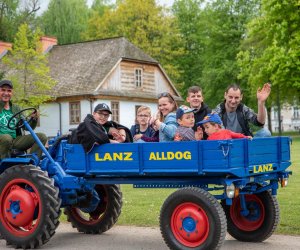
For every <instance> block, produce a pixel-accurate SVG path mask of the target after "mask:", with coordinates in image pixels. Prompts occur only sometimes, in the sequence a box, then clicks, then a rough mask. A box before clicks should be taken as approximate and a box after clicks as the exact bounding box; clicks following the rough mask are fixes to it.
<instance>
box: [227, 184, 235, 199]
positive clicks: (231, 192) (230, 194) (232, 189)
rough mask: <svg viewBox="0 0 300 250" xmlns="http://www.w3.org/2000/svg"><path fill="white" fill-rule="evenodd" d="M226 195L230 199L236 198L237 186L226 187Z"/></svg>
mask: <svg viewBox="0 0 300 250" xmlns="http://www.w3.org/2000/svg"><path fill="white" fill-rule="evenodd" d="M226 195H227V197H228V198H234V196H235V186H234V184H233V183H231V184H230V185H227V186H226Z"/></svg>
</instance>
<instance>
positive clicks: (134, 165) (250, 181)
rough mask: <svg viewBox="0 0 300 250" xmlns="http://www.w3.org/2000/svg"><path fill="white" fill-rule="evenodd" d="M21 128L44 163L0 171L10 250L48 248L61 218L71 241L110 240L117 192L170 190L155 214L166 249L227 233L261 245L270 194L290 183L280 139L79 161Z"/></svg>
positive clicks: (274, 206)
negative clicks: (73, 236) (79, 235)
mask: <svg viewBox="0 0 300 250" xmlns="http://www.w3.org/2000/svg"><path fill="white" fill-rule="evenodd" d="M21 112H22V111H21ZM26 119H27V118H26V117H25V118H24V119H22V122H20V123H18V126H26V128H27V129H28V130H29V131H30V133H31V134H32V136H33V137H34V138H35V140H36V141H38V143H39V145H40V147H41V149H42V150H43V152H44V156H43V158H42V159H41V160H39V159H38V158H37V157H36V156H35V155H29V154H23V155H19V156H16V157H12V158H7V159H2V160H1V161H0V190H1V191H0V192H1V193H0V235H1V236H2V237H3V238H4V239H5V240H6V241H7V243H8V244H9V245H12V246H13V247H15V248H23V249H27V248H37V247H40V246H42V245H43V244H45V243H46V242H48V241H49V239H50V238H51V237H52V236H53V235H54V233H55V230H56V228H57V226H58V225H59V216H60V213H61V209H62V208H64V213H65V214H66V216H67V219H68V221H69V222H71V224H72V226H73V227H75V228H77V230H78V231H79V232H83V233H86V234H101V233H103V232H105V231H107V230H109V229H110V228H111V227H112V226H113V225H114V224H115V223H116V221H117V219H118V217H119V215H120V213H121V208H122V193H121V190H120V184H133V186H134V187H136V188H178V189H177V191H175V192H174V193H172V194H171V195H170V196H169V197H168V198H167V199H166V201H165V202H164V204H163V205H162V208H161V212H160V229H161V233H162V237H163V239H164V241H165V242H166V244H167V245H168V247H169V248H170V249H180V250H182V249H185V250H188V249H189V250H191V249H194V250H195V249H219V248H220V247H221V246H222V244H223V242H224V239H225V234H226V231H228V233H229V234H231V235H232V236H233V237H234V238H236V239H237V240H240V241H252V242H260V241H264V240H265V239H267V238H268V237H270V236H271V235H272V233H273V232H274V230H275V229H276V226H277V224H278V222H279V205H278V202H277V199H276V194H277V189H278V187H279V186H281V187H285V186H286V185H287V182H288V177H289V174H290V171H288V170H287V168H288V167H289V166H290V164H291V161H290V138H288V137H271V138H257V139H253V140H248V139H237V140H216V141H192V142H163V143H141V144H138V143H127V144H105V145H101V146H95V147H94V148H93V150H92V151H91V152H89V153H88V154H86V153H85V152H84V150H83V148H82V146H81V145H79V144H69V143H68V140H67V136H60V137H57V138H55V139H54V140H53V141H52V142H51V145H50V147H49V149H48V150H46V148H45V147H44V146H43V145H42V144H41V143H40V142H39V140H38V138H37V136H36V135H35V133H34V131H32V129H31V128H30V126H29V125H28V123H27V121H26ZM158 195H159V194H158ZM137 205H138V204H137Z"/></svg>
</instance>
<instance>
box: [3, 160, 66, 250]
mask: <svg viewBox="0 0 300 250" xmlns="http://www.w3.org/2000/svg"><path fill="white" fill-rule="evenodd" d="M0 190H1V193H0V221H1V223H0V235H1V236H2V237H3V238H4V239H5V240H6V242H7V244H8V245H12V246H13V247H15V248H23V249H28V248H37V247H40V246H41V245H43V244H45V243H46V242H47V241H49V239H50V238H51V237H52V236H53V235H54V233H55V229H56V228H57V226H58V225H59V216H60V205H61V200H60V198H59V197H58V193H59V190H58V189H57V188H56V187H55V186H54V181H53V179H51V178H49V177H48V174H47V173H46V172H44V171H42V170H41V169H40V168H38V167H36V166H32V165H24V166H21V165H17V166H13V167H10V168H8V169H6V170H5V171H4V172H3V173H2V174H1V175H0Z"/></svg>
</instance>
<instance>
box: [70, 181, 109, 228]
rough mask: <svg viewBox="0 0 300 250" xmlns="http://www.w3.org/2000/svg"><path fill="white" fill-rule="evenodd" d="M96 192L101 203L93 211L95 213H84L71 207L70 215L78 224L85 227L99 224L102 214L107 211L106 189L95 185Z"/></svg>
mask: <svg viewBox="0 0 300 250" xmlns="http://www.w3.org/2000/svg"><path fill="white" fill-rule="evenodd" d="M96 191H97V193H98V194H99V197H100V198H101V202H100V204H99V205H98V207H97V208H96V209H95V211H93V212H91V213H84V212H83V211H81V210H80V208H76V207H72V208H71V213H72V215H73V216H74V217H75V219H76V220H77V221H80V223H82V224H85V225H93V224H97V223H99V221H101V220H102V218H103V216H104V214H105V213H106V211H107V206H108V194H107V191H106V188H105V187H103V186H101V185H97V186H96Z"/></svg>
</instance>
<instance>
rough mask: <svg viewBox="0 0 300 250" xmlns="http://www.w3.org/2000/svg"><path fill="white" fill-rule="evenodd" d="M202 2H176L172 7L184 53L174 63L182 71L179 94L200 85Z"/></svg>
mask: <svg viewBox="0 0 300 250" xmlns="http://www.w3.org/2000/svg"><path fill="white" fill-rule="evenodd" d="M203 2H204V1H203V0H177V1H175V2H174V4H173V6H172V11H173V14H174V15H175V17H176V19H175V20H176V22H177V25H178V27H179V33H180V35H181V37H182V40H183V42H182V46H183V48H184V53H183V55H182V56H180V57H177V58H176V60H175V63H176V64H178V68H180V69H181V70H182V74H181V75H180V78H179V81H180V82H182V89H181V93H182V94H183V95H186V93H187V89H188V88H189V87H190V86H192V85H199V84H200V85H201V82H200V78H201V75H202V70H203V61H202V59H201V56H202V54H203V51H204V46H205V45H204V44H203V37H202V34H203V32H202V31H203V30H204V29H205V28H204V27H203V22H202V20H203V17H202V16H203V15H204V12H203V10H202V9H201V4H203Z"/></svg>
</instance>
